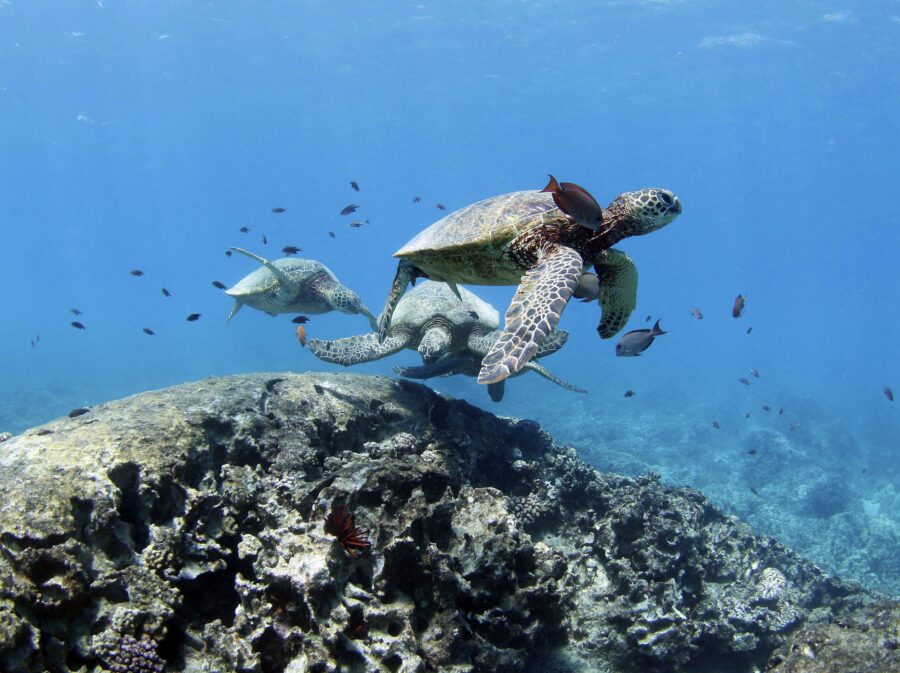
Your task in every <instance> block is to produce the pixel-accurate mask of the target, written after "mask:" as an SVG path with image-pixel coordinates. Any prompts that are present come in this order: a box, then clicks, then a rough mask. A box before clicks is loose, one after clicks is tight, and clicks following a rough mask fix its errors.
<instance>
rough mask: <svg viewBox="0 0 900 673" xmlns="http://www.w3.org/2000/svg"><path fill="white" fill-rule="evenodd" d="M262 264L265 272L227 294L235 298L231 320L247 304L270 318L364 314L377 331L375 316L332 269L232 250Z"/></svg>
mask: <svg viewBox="0 0 900 673" xmlns="http://www.w3.org/2000/svg"><path fill="white" fill-rule="evenodd" d="M232 250H234V251H235V252H239V253H241V254H242V255H246V256H247V257H250V258H252V259H255V260H256V261H257V262H259V263H260V264H262V265H263V266H262V268H261V269H257V270H256V271H254V272H253V273H251V274H249V275H247V276H244V278H242V279H241V280H240V281H238V282H237V284H236V285H235V286H234V287H232V288H231V289H229V290H225V294H227V295H229V296H231V297H234V308H232V309H231V313H230V314H229V316H228V320H231V319H232V318H233V317H234V315H235V313H237V312H238V311H240V310H241V306H243V305H244V304H247V306H252V307H253V308H255V309H259V310H260V311H263V312H265V313H268V314H269V315H273V316H274V315H278V314H279V313H311V314H317V313H328V312H329V311H340V312H341V313H362V314H363V315H364V316H366V317H367V318H368V319H369V324H371V325H372V328H373V329H374V328H375V327H377V324H376V322H375V316H373V315H372V312H371V311H370V310H369V309H367V308H366V307H365V305H364V304H363V303H362V301H361V300H360V298H359V297H358V296H356V293H355V292H353V290H350V289H348V288H346V287H344V286H343V285H341V283H340V282H339V281H338V279H337V278H336V277H335V275H334V274H333V273H332V272H331V270H330V269H329V268H328V267H327V266H325V265H324V264H322V263H321V262H317V261H315V260H314V259H298V258H296V257H284V258H282V259H276V260H275V261H274V262H270V261H269V260H267V259H265V258H264V257H260V256H259V255H254V254H253V253H252V252H248V251H246V250H243V249H242V248H232Z"/></svg>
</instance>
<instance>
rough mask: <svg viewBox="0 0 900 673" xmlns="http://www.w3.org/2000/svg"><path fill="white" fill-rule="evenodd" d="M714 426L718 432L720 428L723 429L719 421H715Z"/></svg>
mask: <svg viewBox="0 0 900 673" xmlns="http://www.w3.org/2000/svg"><path fill="white" fill-rule="evenodd" d="M712 426H713V427H714V428H715V429H716V430H718V429H719V428H721V427H722V426H721V425H719V421H713V422H712Z"/></svg>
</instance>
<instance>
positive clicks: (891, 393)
mask: <svg viewBox="0 0 900 673" xmlns="http://www.w3.org/2000/svg"><path fill="white" fill-rule="evenodd" d="M884 396H885V397H886V398H888V399H889V400H890V401H891V402H893V401H894V391H893V390H891V387H890V386H885V387H884Z"/></svg>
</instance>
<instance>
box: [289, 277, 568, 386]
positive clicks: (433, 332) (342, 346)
mask: <svg viewBox="0 0 900 673" xmlns="http://www.w3.org/2000/svg"><path fill="white" fill-rule="evenodd" d="M458 292H459V294H458V295H457V294H454V292H453V291H452V290H451V289H450V288H449V287H448V286H447V285H446V284H444V283H423V284H421V285H418V286H416V287H414V288H413V289H412V290H410V291H409V292H407V293H406V294H404V295H403V297H402V298H401V299H400V302H399V303H398V304H397V309H396V311H395V313H394V319H393V320H392V321H391V326H390V329H389V331H388V332H389V333H388V334H387V336H386V338H385V339H384V340H381V339H379V338H378V335H377V334H373V333H370V334H361V335H359V336H352V337H344V338H342V339H335V340H325V339H310V340H309V341H308V342H307V344H306V345H307V347H308V348H309V349H310V351H312V354H313V355H315V356H316V357H317V358H319V359H320V360H324V361H325V362H331V363H334V364H340V365H345V366H350V365H356V364H361V363H363V362H372V361H373V360H380V359H381V358H384V357H387V356H389V355H393V354H394V353H398V352H399V351H401V350H403V349H404V348H407V349H410V350H416V351H418V352H419V354H420V355H421V356H422V360H423V361H424V362H425V365H424V366H423V367H411V368H404V369H403V371H402V372H401V373H402V374H403V375H404V376H409V377H411V378H431V377H433V376H444V375H446V376H449V375H451V374H467V373H469V372H470V370H471V369H472V367H474V366H476V365H477V364H478V363H480V362H481V358H483V357H484V355H485V353H487V352H488V351H489V350H490V348H491V346H493V345H494V342H495V341H496V340H497V338H498V336H499V335H500V333H499V331H498V330H497V327H499V325H500V314H499V313H497V309H495V308H494V307H493V306H491V305H490V304H488V303H487V302H485V301H484V300H482V299H481V298H480V297H478V296H476V295H474V294H473V293H471V292H469V291H468V290H466V289H465V288H458ZM457 297H458V298H457ZM568 336H569V335H568V333H567V332H562V331H554V332H552V333H551V334H550V335H549V336H548V337H547V338H546V339H545V340H544V343H543V344H542V346H541V348H540V349H539V351H538V353H537V354H536V355H535V357H543V356H545V355H549V354H550V353H554V352H556V351H557V350H559V349H560V348H562V346H563V345H564V344H565V343H566V339H568ZM526 368H527V369H531V370H532V371H535V372H537V373H538V374H540V375H541V376H544V377H545V378H547V379H549V380H551V381H553V382H554V383H557V384H558V385H560V386H562V387H564V388H566V389H568V390H574V391H577V392H585V391H584V390H582V389H581V388H578V387H576V386H573V385H570V384H568V383H566V382H564V381H562V380H560V379H558V378H557V377H556V376H554V375H553V374H551V373H550V372H548V371H547V370H546V369H545V368H544V367H542V366H540V365H538V364H537V363H528V364H527V365H526ZM476 371H477V369H476ZM488 392H489V393H490V395H491V397H492V398H493V399H495V400H497V401H499V400H500V399H501V398H502V397H503V382H502V381H499V382H497V383H496V384H491V385H489V386H488Z"/></svg>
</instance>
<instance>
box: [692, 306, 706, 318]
mask: <svg viewBox="0 0 900 673" xmlns="http://www.w3.org/2000/svg"><path fill="white" fill-rule="evenodd" d="M690 311H691V315H692V316H694V317H695V318H696V319H697V320H703V313H701V312H700V309H699V308H697V307H696V306H694V307H693V308H691V309H690Z"/></svg>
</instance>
